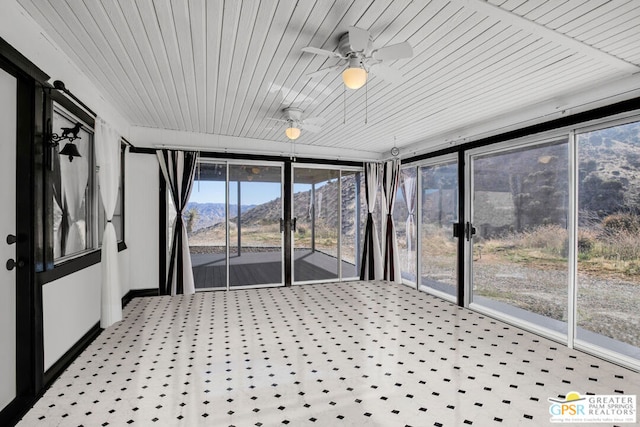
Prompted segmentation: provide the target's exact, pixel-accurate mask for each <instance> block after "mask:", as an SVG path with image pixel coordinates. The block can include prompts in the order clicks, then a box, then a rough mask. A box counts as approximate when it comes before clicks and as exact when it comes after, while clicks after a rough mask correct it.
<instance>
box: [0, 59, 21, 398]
mask: <svg viewBox="0 0 640 427" xmlns="http://www.w3.org/2000/svg"><path fill="white" fill-rule="evenodd" d="M16 91H17V81H16V78H15V77H13V76H11V75H10V74H8V73H6V72H5V71H3V70H0V182H1V183H2V184H1V185H0V200H2V209H0V248H1V249H0V261H1V264H2V265H1V266H0V410H1V409H2V408H4V407H6V406H7V405H8V404H9V403H11V401H12V400H13V399H14V398H15V397H16V273H15V271H16V270H15V268H14V269H13V270H8V269H7V268H5V263H6V262H7V260H9V259H12V260H15V256H16V245H15V244H8V243H7V241H6V236H7V235H9V234H15V233H16V209H15V203H16Z"/></svg>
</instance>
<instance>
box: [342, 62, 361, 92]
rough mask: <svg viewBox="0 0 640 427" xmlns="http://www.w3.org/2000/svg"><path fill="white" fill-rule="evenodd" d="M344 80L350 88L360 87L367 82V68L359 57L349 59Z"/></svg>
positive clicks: (344, 72)
mask: <svg viewBox="0 0 640 427" xmlns="http://www.w3.org/2000/svg"><path fill="white" fill-rule="evenodd" d="M342 81H343V82H344V85H345V86H346V87H348V88H349V89H360V88H361V87H362V86H364V84H365V83H366V82H367V70H365V69H364V68H363V67H362V63H361V62H360V59H358V58H357V57H354V58H350V59H349V68H347V69H346V70H344V71H343V72H342Z"/></svg>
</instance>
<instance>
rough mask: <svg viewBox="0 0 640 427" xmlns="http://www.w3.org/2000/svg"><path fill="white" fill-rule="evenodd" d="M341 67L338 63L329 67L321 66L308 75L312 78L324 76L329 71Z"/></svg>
mask: <svg viewBox="0 0 640 427" xmlns="http://www.w3.org/2000/svg"><path fill="white" fill-rule="evenodd" d="M341 67H342V65H341V64H337V65H333V66H331V67H327V68H320V69H319V70H318V71H314V72H313V73H309V74H307V77H309V78H311V79H315V78H317V77H322V76H324V75H325V74H327V73H329V72H330V71H333V70H337V69H338V68H341Z"/></svg>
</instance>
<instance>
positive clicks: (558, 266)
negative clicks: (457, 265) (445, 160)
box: [465, 137, 569, 340]
mask: <svg viewBox="0 0 640 427" xmlns="http://www.w3.org/2000/svg"><path fill="white" fill-rule="evenodd" d="M568 159H569V143H568V138H567V137H561V138H558V139H554V140H550V141H545V142H543V143H538V144H536V145H531V144H529V145H525V146H513V145H512V146H510V147H505V148H503V149H493V150H491V151H488V150H486V149H485V150H484V151H483V150H478V151H476V152H473V153H471V154H470V155H469V156H468V161H467V166H468V168H469V169H468V171H467V172H468V174H467V176H468V178H469V179H470V181H469V184H470V185H469V189H468V196H469V197H468V199H467V200H468V204H467V208H468V216H467V217H468V218H469V222H468V223H467V224H466V227H465V229H466V235H465V238H466V239H467V241H468V246H467V248H468V251H467V256H468V258H467V260H468V264H467V265H468V269H467V273H468V278H469V282H470V283H469V288H468V290H469V298H470V303H471V306H472V307H476V308H478V309H482V310H486V311H489V312H495V313H498V314H499V315H500V316H502V317H504V318H507V319H509V318H511V319H516V320H517V321H518V322H520V323H523V324H527V325H530V326H532V327H533V328H536V329H543V330H546V331H547V333H549V334H551V335H554V336H556V337H558V338H559V339H562V340H566V336H567V310H568V299H567V296H568V288H567V287H568V283H569V282H568V272H569V265H568V238H569V233H568V221H567V220H568V213H569V211H568V206H569V174H568V171H569V169H568V164H569V160H568Z"/></svg>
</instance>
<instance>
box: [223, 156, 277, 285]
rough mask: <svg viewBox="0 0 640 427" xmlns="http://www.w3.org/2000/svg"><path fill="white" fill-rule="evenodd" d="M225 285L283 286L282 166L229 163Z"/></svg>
mask: <svg viewBox="0 0 640 427" xmlns="http://www.w3.org/2000/svg"><path fill="white" fill-rule="evenodd" d="M228 168H229V183H228V194H229V197H228V199H229V221H228V222H229V239H228V241H229V244H228V248H229V286H230V287H238V286H254V285H281V284H283V280H284V275H283V268H284V267H283V264H284V263H283V249H282V246H283V241H282V233H281V232H280V219H281V218H283V215H282V212H283V211H282V210H283V201H282V166H281V165H273V164H269V165H266V164H242V165H236V164H230V165H229V166H228Z"/></svg>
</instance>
